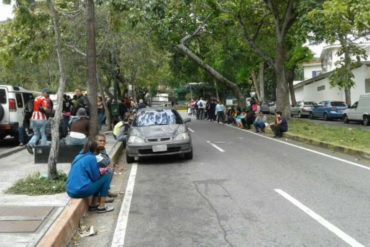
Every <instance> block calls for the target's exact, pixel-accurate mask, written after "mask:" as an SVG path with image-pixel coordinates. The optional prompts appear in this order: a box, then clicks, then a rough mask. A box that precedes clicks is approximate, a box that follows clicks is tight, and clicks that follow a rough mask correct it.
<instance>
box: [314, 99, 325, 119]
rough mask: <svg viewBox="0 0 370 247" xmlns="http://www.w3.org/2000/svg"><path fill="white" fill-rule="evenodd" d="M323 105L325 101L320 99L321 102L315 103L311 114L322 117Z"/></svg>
mask: <svg viewBox="0 0 370 247" xmlns="http://www.w3.org/2000/svg"><path fill="white" fill-rule="evenodd" d="M324 106H325V101H321V102H320V103H319V104H318V105H317V107H315V108H314V109H313V110H312V114H313V115H314V116H315V117H322V115H323V109H324Z"/></svg>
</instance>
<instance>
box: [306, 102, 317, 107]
mask: <svg viewBox="0 0 370 247" xmlns="http://www.w3.org/2000/svg"><path fill="white" fill-rule="evenodd" d="M314 105H317V104H316V103H315V102H304V106H314Z"/></svg>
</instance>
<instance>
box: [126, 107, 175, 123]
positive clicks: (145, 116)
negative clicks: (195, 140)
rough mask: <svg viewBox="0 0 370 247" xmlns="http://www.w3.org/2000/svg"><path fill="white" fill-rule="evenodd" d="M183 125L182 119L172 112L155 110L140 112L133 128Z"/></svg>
mask: <svg viewBox="0 0 370 247" xmlns="http://www.w3.org/2000/svg"><path fill="white" fill-rule="evenodd" d="M171 124H182V120H181V117H180V116H179V115H178V114H176V112H174V111H172V110H163V111H162V110H158V111H156V110H153V111H143V112H140V113H139V114H138V115H137V117H136V119H135V121H134V123H133V126H136V127H146V126H154V125H171Z"/></svg>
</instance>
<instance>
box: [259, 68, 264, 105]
mask: <svg viewBox="0 0 370 247" xmlns="http://www.w3.org/2000/svg"><path fill="white" fill-rule="evenodd" d="M264 68H265V63H263V62H262V63H260V70H259V73H260V75H259V82H260V86H259V88H260V97H261V99H260V100H261V101H262V102H264V101H265V78H264V77H263V73H264Z"/></svg>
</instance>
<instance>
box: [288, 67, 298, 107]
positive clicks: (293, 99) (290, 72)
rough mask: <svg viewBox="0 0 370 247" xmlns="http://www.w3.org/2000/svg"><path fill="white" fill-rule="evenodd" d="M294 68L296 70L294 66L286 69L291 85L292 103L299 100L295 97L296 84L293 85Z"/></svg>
mask: <svg viewBox="0 0 370 247" xmlns="http://www.w3.org/2000/svg"><path fill="white" fill-rule="evenodd" d="M294 70H295V69H294V68H292V69H287V70H286V80H287V82H288V85H289V93H290V101H291V103H292V105H295V104H297V100H296V98H295V92H294V85H293V82H294Z"/></svg>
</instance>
